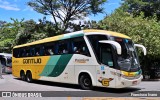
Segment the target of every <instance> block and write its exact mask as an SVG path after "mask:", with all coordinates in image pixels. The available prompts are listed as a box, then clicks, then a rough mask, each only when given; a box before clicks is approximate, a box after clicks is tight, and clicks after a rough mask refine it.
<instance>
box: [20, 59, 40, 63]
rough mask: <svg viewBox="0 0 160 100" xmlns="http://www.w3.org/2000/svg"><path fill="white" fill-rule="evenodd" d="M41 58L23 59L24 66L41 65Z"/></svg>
mask: <svg viewBox="0 0 160 100" xmlns="http://www.w3.org/2000/svg"><path fill="white" fill-rule="evenodd" d="M41 63H42V60H41V58H37V59H35V58H32V59H23V64H41Z"/></svg>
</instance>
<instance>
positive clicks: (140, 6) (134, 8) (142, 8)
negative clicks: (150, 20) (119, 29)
mask: <svg viewBox="0 0 160 100" xmlns="http://www.w3.org/2000/svg"><path fill="white" fill-rule="evenodd" d="M123 1H124V2H123V3H122V5H123V6H122V8H124V10H125V11H127V12H130V13H133V15H134V16H139V15H140V13H141V12H143V13H144V17H153V16H154V15H156V16H157V17H158V20H160V0H123Z"/></svg>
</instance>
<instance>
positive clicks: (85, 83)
mask: <svg viewBox="0 0 160 100" xmlns="http://www.w3.org/2000/svg"><path fill="white" fill-rule="evenodd" d="M83 83H84V86H87V87H88V86H91V81H90V79H89V78H85V79H84V81H83Z"/></svg>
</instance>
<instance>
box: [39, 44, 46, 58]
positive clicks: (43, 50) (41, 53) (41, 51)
mask: <svg viewBox="0 0 160 100" xmlns="http://www.w3.org/2000/svg"><path fill="white" fill-rule="evenodd" d="M44 53H45V48H44V46H40V56H44Z"/></svg>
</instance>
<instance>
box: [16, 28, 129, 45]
mask: <svg viewBox="0 0 160 100" xmlns="http://www.w3.org/2000/svg"><path fill="white" fill-rule="evenodd" d="M91 34H104V35H109V36H116V37H121V38H127V39H130V37H128V36H127V35H124V34H121V33H117V32H112V31H106V30H95V29H89V30H82V31H77V32H72V33H67V34H62V35H57V36H53V37H49V38H45V39H41V40H37V41H35V42H31V43H26V44H22V45H18V46H15V47H14V48H19V47H24V46H30V45H35V44H41V43H47V42H51V41H57V40H63V39H68V38H74V37H79V36H84V35H91Z"/></svg>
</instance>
